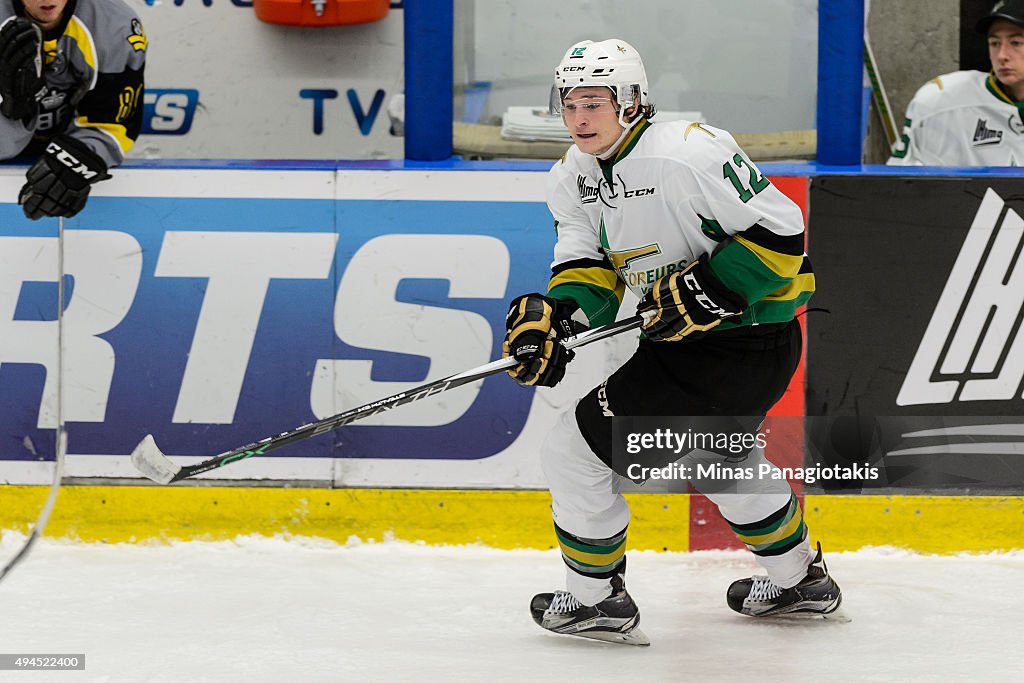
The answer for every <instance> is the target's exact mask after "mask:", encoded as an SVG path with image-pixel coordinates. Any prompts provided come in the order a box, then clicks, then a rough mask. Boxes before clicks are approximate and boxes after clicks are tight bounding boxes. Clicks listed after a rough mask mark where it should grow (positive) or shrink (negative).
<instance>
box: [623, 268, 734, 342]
mask: <svg viewBox="0 0 1024 683" xmlns="http://www.w3.org/2000/svg"><path fill="white" fill-rule="evenodd" d="M746 307H747V301H746V299H744V298H743V296H742V295H740V294H737V293H736V292H734V291H732V290H731V289H729V288H728V287H726V286H725V285H723V284H722V282H721V281H720V280H719V279H718V278H717V277H715V274H714V273H712V272H711V267H710V266H709V264H708V256H707V254H704V255H702V256H701V257H700V258H699V259H697V260H696V261H694V262H693V263H691V264H690V265H688V266H687V267H686V268H684V269H683V270H680V271H678V272H676V273H672V274H671V275H666V276H665V277H663V278H661V279H660V280H658V281H657V282H655V283H654V287H653V288H652V289H651V291H649V292H648V293H647V294H645V295H644V298H643V299H641V300H640V305H639V306H637V312H638V313H641V314H643V313H647V312H653V313H654V317H648V321H647V322H646V323H645V324H644V326H643V330H644V334H646V335H647V338H648V339H651V340H653V341H679V340H680V339H684V338H686V337H691V338H694V339H695V338H697V337H699V336H701V334H703V333H704V332H707V331H708V330H710V329H711V328H713V327H715V326H717V325H718V324H719V323H721V322H722V321H723V320H725V319H726V318H729V317H732V316H734V315H739V314H740V313H742V312H743V309H745V308H746Z"/></svg>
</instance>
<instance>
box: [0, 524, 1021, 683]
mask: <svg viewBox="0 0 1024 683" xmlns="http://www.w3.org/2000/svg"><path fill="white" fill-rule="evenodd" d="M23 540H24V537H23V536H19V535H18V534H13V533H9V532H8V533H6V534H5V536H4V538H3V541H2V542H0V558H2V561H4V562H6V560H7V559H8V558H9V557H10V556H12V555H13V553H14V552H16V551H17V549H18V548H19V547H20V543H21V542H22V541H23ZM826 560H827V561H828V563H829V567H830V569H831V570H832V573H833V575H834V576H835V577H836V579H837V581H838V582H839V583H840V585H841V586H842V587H843V590H844V609H845V612H846V614H847V615H848V616H849V617H850V618H851V619H852V621H850V622H849V623H836V622H829V621H823V620H820V619H815V620H800V621H796V622H794V621H788V622H787V621H782V620H778V619H777V620H774V621H767V620H755V619H751V618H746V617H741V616H739V615H737V614H734V613H733V612H731V611H730V610H729V609H728V608H727V607H726V605H725V589H726V587H727V586H728V585H729V583H730V582H731V581H732V580H733V579H735V578H739V577H741V576H746V575H749V574H750V573H751V571H752V570H754V569H755V564H754V563H753V561H752V559H751V558H750V557H749V556H748V555H746V554H745V553H743V552H741V551H721V552H702V553H689V554H685V553H679V554H673V553H654V552H633V553H630V567H629V576H628V581H627V583H628V586H629V589H630V592H631V593H632V594H633V596H634V598H635V599H636V601H637V603H638V604H639V605H640V610H641V623H642V624H643V627H644V630H645V632H646V633H647V635H649V636H650V638H651V641H652V645H651V647H650V648H634V647H628V646H622V645H612V644H605V643H599V642H595V641H587V640H582V639H577V638H571V637H567V636H556V635H553V634H549V633H546V632H544V631H542V630H541V629H540V628H539V627H537V626H536V625H535V624H534V623H533V622H532V621H531V619H530V617H529V613H528V609H527V605H528V604H529V601H530V597H531V596H532V595H533V594H534V593H536V592H540V591H543V590H551V589H554V588H557V587H559V586H561V585H562V581H563V569H562V565H561V560H560V559H559V557H558V555H557V553H556V552H554V551H548V552H541V551H501V550H493V549H488V548H481V547H450V548H439V547H436V546H419V545H413V544H406V543H392V542H389V543H377V544H359V543H353V544H349V545H347V546H338V545H335V544H333V543H328V542H320V541H313V540H302V539H266V538H243V539H239V540H237V541H234V542H221V543H183V544H177V545H171V546H133V545H89V544H69V543H59V542H55V541H49V540H46V539H44V540H42V541H41V542H40V543H39V544H38V545H37V546H36V548H35V550H34V553H33V555H32V556H31V557H30V558H29V559H28V560H27V561H25V562H24V563H23V564H22V565H20V566H19V567H18V568H17V569H16V570H15V571H13V572H12V573H11V574H10V575H9V576H8V577H7V579H6V580H5V581H4V582H3V583H2V584H0V653H26V654H27V653H36V654H44V653H85V655H86V670H85V671H84V672H62V673H60V674H57V673H49V674H39V673H36V672H32V673H18V674H11V673H10V672H0V680H3V681H8V680H40V679H46V680H50V679H57V678H58V677H59V679H60V680H62V681H84V680H88V681H117V682H119V681H190V682H191V681H243V682H245V683H254V682H256V681H275V682H278V681H281V682H285V681H289V682H290V681H365V680H400V681H401V680H409V681H412V680H417V681H422V680H426V681H440V680H475V681H488V682H491V681H516V680H521V681H535V680H545V681H559V682H561V681H570V680H588V681H595V680H596V681H616V682H617V683H625V682H626V681H631V680H640V681H756V682H757V683H768V682H774V681H778V682H780V683H781V682H786V683H794V682H800V681H814V682H815V683H818V682H819V681H962V680H974V681H979V682H980V681H998V680H1020V679H1019V678H1017V676H1018V675H1019V673H1020V670H1021V669H1020V664H1019V657H1020V652H1021V646H1020V642H1021V641H1020V638H1021V628H1022V626H1024V624H1022V617H1021V612H1022V609H1021V608H1022V607H1024V605H1022V602H1024V599H1022V598H1021V590H1020V587H1021V585H1022V584H1024V553H1011V554H1002V555H987V556H962V557H934V556H921V555H915V554H910V553H906V552H902V551H893V550H888V551H887V550H884V549H881V550H872V551H861V552H857V553H831V554H828V553H827V548H826Z"/></svg>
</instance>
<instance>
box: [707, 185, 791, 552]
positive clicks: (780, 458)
mask: <svg viewBox="0 0 1024 683" xmlns="http://www.w3.org/2000/svg"><path fill="white" fill-rule="evenodd" d="M771 181H772V183H773V184H774V185H775V186H776V187H777V188H779V189H780V190H781V191H782V193H783V194H785V195H786V196H787V197H789V198H790V199H792V200H793V201H794V202H796V204H797V206H799V207H800V210H801V211H802V212H803V214H804V225H806V224H807V189H808V186H807V178H806V177H804V176H795V177H782V178H771ZM801 330H802V331H803V335H804V349H805V353H806V348H807V333H806V328H804V327H803V325H802V324H801ZM804 387H805V383H804V359H801V360H800V365H799V366H798V367H797V369H796V373H795V374H794V375H793V379H792V380H791V381H790V383H789V387H788V388H787V389H786V393H785V395H784V396H783V397H782V399H781V400H780V401H779V402H778V403H777V404H775V407H774V408H772V410H771V411H770V412H769V413H768V422H767V424H766V427H768V428H770V429H771V430H772V431H771V437H770V440H769V443H768V448H767V449H766V451H767V456H768V459H769V460H771V461H772V462H774V463H775V464H776V465H778V466H779V467H799V466H801V465H802V464H803V459H804V454H803V425H802V423H801V422H800V421H798V420H792V419H790V420H774V421H773V420H772V417H774V416H802V415H804V410H805V408H804ZM801 483H802V482H800V481H790V484H791V485H792V486H793V490H794V491H796V494H797V495H798V496H799V495H800V492H801V488H802V487H801ZM743 547H744V546H743V544H742V543H740V542H739V540H738V539H737V538H736V535H735V534H733V532H732V529H731V528H730V527H729V524H728V522H726V521H725V519H723V518H722V515H720V514H719V513H718V508H717V507H715V504H714V503H712V502H711V501H710V500H708V499H707V498H705V497H704V496H702V495H700V494H699V493H696V492H694V491H691V494H690V550H716V549H721V548H743Z"/></svg>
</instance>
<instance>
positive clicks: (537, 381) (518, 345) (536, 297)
mask: <svg viewBox="0 0 1024 683" xmlns="http://www.w3.org/2000/svg"><path fill="white" fill-rule="evenodd" d="M578 310H579V306H577V305H576V304H575V303H573V302H571V301H559V300H557V299H550V298H548V297H546V296H544V295H543V294H524V295H523V296H519V297H516V298H515V299H513V300H512V303H511V304H509V311H508V317H506V318H505V328H506V333H505V344H504V345H503V347H502V358H506V357H508V356H513V357H514V358H515V359H516V360H518V361H519V363H520V364H519V365H517V366H515V367H514V368H512V369H511V370H508V374H509V375H511V377H512V379H514V380H515V381H517V382H519V383H520V384H525V385H530V386H533V385H535V386H542V387H553V386H555V385H556V384H558V383H559V382H560V381H562V378H563V377H565V366H566V365H568V364H569V361H571V360H572V359H573V358H574V357H575V355H576V354H575V353H574V352H573V351H569V350H567V349H566V348H565V347H564V346H562V344H561V343H559V340H560V339H566V338H568V337H571V336H573V335H576V334H579V333H580V332H583V331H585V330H587V328H589V325H588V324H586V323H584V322H583V321H582V320H580V319H579V318H580V316H579V315H577V317H576V318H573V314H574V313H576V312H577V311H578ZM584 319H585V318H584Z"/></svg>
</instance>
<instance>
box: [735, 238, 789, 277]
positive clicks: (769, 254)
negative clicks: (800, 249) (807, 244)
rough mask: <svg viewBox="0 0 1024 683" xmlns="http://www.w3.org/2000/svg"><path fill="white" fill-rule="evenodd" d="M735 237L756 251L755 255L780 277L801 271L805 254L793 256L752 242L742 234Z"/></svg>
mask: <svg viewBox="0 0 1024 683" xmlns="http://www.w3.org/2000/svg"><path fill="white" fill-rule="evenodd" d="M733 239H734V240H736V241H737V242H739V243H740V244H742V245H743V246H745V247H746V248H747V249H749V250H750V251H752V252H754V256H756V257H757V258H758V260H759V261H761V263H763V264H764V265H766V266H767V267H768V268H769V269H771V271H772V272H773V273H775V274H776V275H778V276H779V277H787V278H788V277H796V275H797V273H799V272H800V266H801V265H803V262H804V257H803V254H801V255H800V256H792V255H790V254H783V253H781V252H778V251H772V250H771V249H767V248H765V247H762V246H761V245H760V244H756V243H754V242H751V241H750V240H748V239H747V238H746V237H743V236H742V235H734V236H733Z"/></svg>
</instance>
